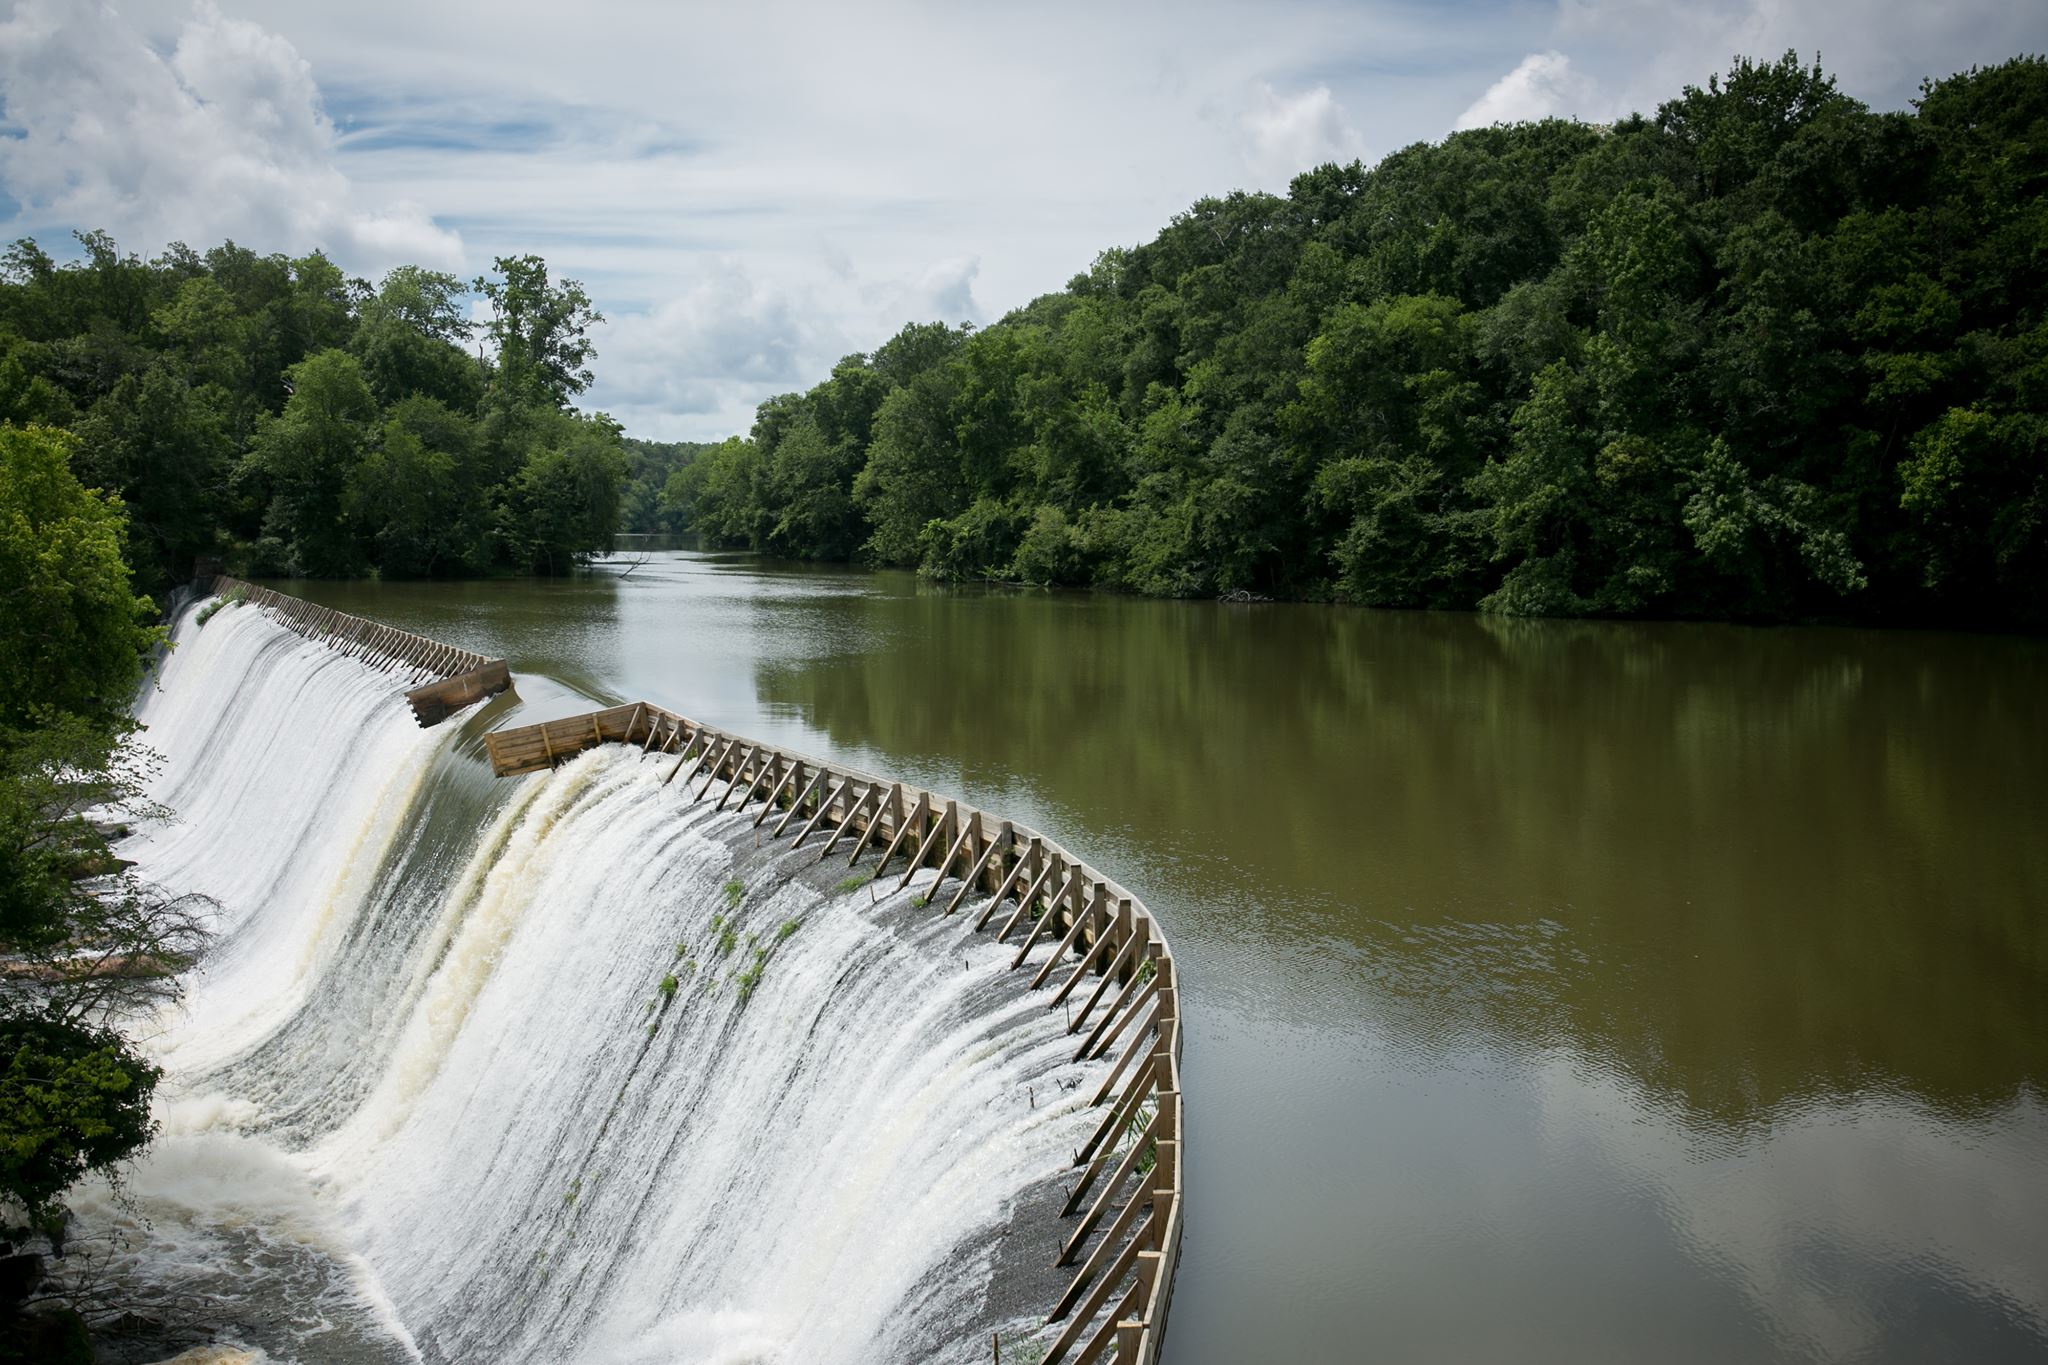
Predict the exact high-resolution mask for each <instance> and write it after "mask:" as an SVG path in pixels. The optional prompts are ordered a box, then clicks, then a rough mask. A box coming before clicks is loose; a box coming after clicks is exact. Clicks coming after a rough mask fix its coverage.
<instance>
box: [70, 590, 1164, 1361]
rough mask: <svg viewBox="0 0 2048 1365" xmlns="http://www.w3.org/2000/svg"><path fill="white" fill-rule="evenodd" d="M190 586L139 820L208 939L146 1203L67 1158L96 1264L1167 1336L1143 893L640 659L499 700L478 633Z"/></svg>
mask: <svg viewBox="0 0 2048 1365" xmlns="http://www.w3.org/2000/svg"><path fill="white" fill-rule="evenodd" d="M216 586H217V587H218V588H220V589H221V590H222V592H223V593H224V594H225V595H224V596H222V597H220V598H217V599H216V601H218V602H221V603H233V604H234V605H225V606H219V607H216V608H214V609H213V610H212V612H211V614H210V615H209V616H207V619H205V620H204V621H202V620H201V616H202V613H201V612H196V611H188V612H187V613H186V614H185V615H184V616H183V617H182V618H181V619H180V620H179V622H178V623H177V627H176V641H177V648H176V649H175V651H174V652H173V654H172V656H171V658H170V660H169V661H168V663H167V665H166V666H165V669H164V671H163V675H162V678H161V683H160V686H159V687H158V688H157V689H156V690H155V691H153V692H152V693H151V694H150V695H149V696H147V697H146V698H145V699H144V701H143V703H142V705H141V708H140V712H141V718H142V719H143V721H144V722H145V724H146V725H147V726H148V740H149V742H150V743H151V745H152V746H153V747H155V748H156V749H158V750H159V751H160V752H161V753H162V754H163V755H164V759H165V763H164V767H163V772H162V774H161V776H160V778H159V780H158V782H157V784H156V790H155V795H156V796H157V797H158V799H160V800H161V801H163V802H164V803H165V804H166V805H167V806H169V807H171V808H172V809H173V810H175V811H176V812H177V818H176V819H175V820H173V821H170V822H167V823H164V824H161V825H159V826H157V827H153V828H149V829H146V830H144V831H143V832H142V833H140V834H139V835H138V836H137V837H136V838H134V839H133V840H131V841H130V843H129V844H128V845H127V849H128V851H127V854H126V856H130V857H133V858H135V859H136V861H137V864H138V866H139V867H140V868H141V869H143V870H144V871H145V872H146V874H147V875H149V876H150V877H152V878H153V879H154V880H156V881H158V882H161V883H163V884H164V885H166V886H171V887H176V888H178V889H180V890H190V891H195V892H200V893H203V894H206V895H208V896H211V897H212V898H213V900H214V902H215V903H216V906H217V912H216V915H215V920H216V923H215V938H216V941H215V945H214V948H213V951H212V952H211V954H210V955H209V957H208V959H207V961H206V963H205V965H204V968H203V970H202V971H201V972H200V973H199V974H198V975H197V976H196V977H195V979H194V980H193V981H192V982H191V984H190V991H189V995H188V998H187V1001H186V1002H185V1004H184V1006H183V1007H182V1009H181V1010H180V1011H179V1012H178V1013H177V1014H176V1015H175V1016H174V1017H170V1018H167V1019H165V1020H164V1021H162V1024H161V1028H160V1030H159V1032H158V1035H157V1036H156V1038H155V1039H154V1040H153V1043H152V1046H153V1048H154V1050H155V1051H156V1052H157V1054H158V1055H159V1056H160V1057H161V1059H162V1060H163V1062H164V1064H165V1066H166V1068H167V1079H166V1082H165V1093H166V1100H165V1103H164V1105H163V1126H164V1135H163V1137H162V1138H161V1140H160V1142H159V1144H158V1148H157V1150H156V1152H155V1153H154V1154H153V1155H152V1157H151V1158H150V1159H149V1160H148V1161H146V1162H145V1163H144V1164H143V1165H142V1167H141V1168H139V1169H138V1170H137V1172H136V1173H135V1176H134V1178H133V1180H132V1181H131V1190H130V1195H131V1197H132V1200H133V1202H134V1204H135V1205H136V1206H138V1207H139V1208H140V1210H141V1211H142V1214H143V1215H146V1216H141V1217H138V1216H134V1215H131V1214H129V1213H124V1212H123V1210H122V1207H121V1206H120V1204H119V1202H118V1201H115V1200H114V1199H112V1198H111V1196H109V1197H108V1198H107V1199H105V1200H104V1201H101V1202H97V1203H96V1202H95V1201H94V1200H92V1199H91V1198H88V1199H87V1200H86V1201H85V1207H84V1209H83V1213H84V1218H83V1220H82V1221H83V1222H84V1223H85V1224H86V1225H87V1226H88V1228H89V1229H91V1228H94V1227H97V1228H99V1229H101V1230H105V1229H107V1228H111V1229H112V1230H113V1236H112V1237H111V1241H112V1242H113V1244H114V1245H115V1246H116V1247H117V1248H118V1250H117V1251H116V1252H115V1253H114V1254H113V1258H112V1259H113V1262H114V1266H115V1269H116V1270H117V1271H121V1270H124V1269H125V1270H126V1271H127V1272H128V1273H131V1274H132V1275H134V1276H135V1277H136V1278H137V1279H138V1280H139V1279H142V1278H144V1277H146V1276H150V1275H154V1276H156V1277H158V1278H168V1279H170V1280H171V1281H173V1282H176V1281H178V1279H179V1277H180V1276H184V1277H186V1280H185V1284H184V1287H185V1288H187V1289H189V1290H190V1291H191V1292H193V1293H204V1294H207V1295H209V1296H212V1297H213V1298H215V1299H216V1300H218V1301H219V1302H220V1303H222V1304H223V1306H224V1309H223V1311H225V1312H226V1313H227V1314H228V1315H229V1316H230V1317H231V1318H232V1319H233V1321H234V1322H235V1323H236V1324H237V1326H238V1327H240V1328H243V1329H245V1330H243V1331H242V1335H243V1336H244V1337H246V1338H248V1339H249V1340H250V1341H251V1343H252V1344H260V1345H262V1346H263V1347H264V1349H266V1350H267V1351H269V1352H270V1353H271V1354H272V1355H273V1356H274V1357H278V1358H292V1357H294V1356H295V1355H302V1356H303V1358H307V1359H338V1360H404V1359H423V1360H430V1361H432V1360H447V1361H458V1360H478V1359H494V1360H592V1361H599V1360H618V1361H639V1360H647V1361H654V1360H677V1359H683V1360H718V1361H735V1362H737V1361H749V1360H785V1359H786V1360H849V1361H851V1360H896V1359H903V1360H909V1359H917V1360H926V1359H936V1360H960V1361H970V1360H986V1359H990V1358H992V1357H994V1356H996V1355H997V1354H998V1353H1000V1357H1001V1358H1003V1359H1010V1360H1029V1359H1033V1358H1038V1359H1041V1360H1046V1361H1071V1360H1081V1361H1091V1360H1121V1361H1132V1360H1152V1359H1155V1358H1157V1355H1158V1351H1159V1341H1160V1337H1161V1334H1162V1332H1163V1328H1164V1323H1165V1317H1166V1311H1167V1308H1168V1304H1169V1301H1170V1293H1171V1284H1172V1269H1173V1264H1174V1260H1175V1258H1176V1255H1177V1252H1178V1248H1179V1242H1180V1236H1181V1218H1182V1207H1181V1205H1182V1201H1181V1174H1180V1173H1181V1169H1182V1164H1181V1158H1180V1150H1179V1149H1180V1131H1181V1129H1180V1124H1181V1110H1180V1094H1179V1083H1178V1076H1179V1055H1180V1027H1179V1015H1178V1009H1179V1004H1178V990H1177V981H1176V978H1175V972H1174V964H1173V959H1172V955H1171V953H1170V951H1169V950H1168V949H1167V947H1166V944H1165V941H1164V938H1163V935H1161V934H1160V932H1159V930H1158V926H1157V924H1156V923H1155V922H1154V921H1153V920H1152V918H1151V916H1150V915H1149V914H1148V913H1147V912H1146V911H1145V909H1144V907H1143V906H1142V904H1140V903H1139V902H1138V901H1137V900H1136V898H1135V897H1132V896H1131V895H1130V894H1129V893H1128V892H1126V891H1124V890H1123V889H1122V888H1121V887H1119V886H1118V885H1116V883H1115V882H1113V881H1111V880H1110V879H1108V878H1106V877H1103V876H1101V875H1099V874H1097V873H1095V872H1094V871H1093V870H1092V869H1090V868H1088V867H1087V865H1086V864H1085V863H1083V862H1081V861H1080V860H1078V859H1076V858H1074V857H1073V856H1072V855H1070V854H1069V853H1068V852H1067V851H1066V850H1065V849H1063V848H1061V847H1060V846H1059V845H1057V844H1056V843H1054V842H1053V841H1051V840H1050V839H1047V838H1045V837H1044V836H1042V835H1040V834H1038V833H1036V832H1035V831H1032V830H1030V829H1027V828H1025V827H1023V826H1021V825H1018V824H1015V823H1013V822H1005V821H1003V820H1001V819H999V818H996V817H995V816H993V815H991V814H989V813H986V812H983V811H980V810H975V809H972V808H970V807H968V806H966V805H965V804H964V803H961V802H959V801H949V800H947V799H946V798H944V797H942V796H939V795H938V794H936V793H933V792H929V791H925V790H923V789H921V788H917V787H914V786H910V785H907V784H903V783H897V782H890V781H886V780H884V779H882V778H879V777H874V776H871V775H868V774H865V773H861V772H858V771H856V770H853V769H850V768H847V767H844V766H842V765H836V764H830V763H822V762H819V761H817V760H815V759H809V758H806V757H805V756H803V755H799V754H795V753H793V752H789V751H786V750H783V749H780V748H777V747H774V746H771V745H765V744H760V743H755V742H751V741H747V740H744V739H743V738H741V737H740V736H737V735H731V734H727V733H724V732H722V731H719V730H717V729H715V728H713V727H709V726H704V725H700V724H696V723H694V722H691V721H689V720H687V719H686V718H684V717H681V716H679V715H677V714H675V713H673V712H670V711H666V710H664V709H662V708H659V707H654V706H649V705H645V704H638V705H634V706H627V707H615V708H599V709H597V710H595V711H592V712H588V713H586V714H582V715H578V716H572V717H568V718H564V719H557V720H550V721H548V722H546V723H544V724H540V725H518V724H510V723H508V722H512V721H515V720H517V718H518V716H517V712H518V709H519V707H520V706H521V702H520V699H519V698H518V696H517V693H516V690H507V686H506V685H508V684H509V683H510V677H509V674H505V675H504V676H503V679H502V682H501V681H500V679H499V678H498V677H497V676H496V675H495V673H494V670H502V668H503V664H502V661H501V660H493V659H491V658H489V657H488V656H486V655H483V654H481V653H477V652H475V651H462V650H455V649H452V648H448V647H444V649H446V652H445V653H442V654H440V655H438V656H436V655H432V654H429V653H422V652H421V649H420V647H419V646H418V645H415V644H414V643H413V640H414V639H424V637H410V638H407V637H405V634H404V633H402V632H392V631H390V630H389V628H386V627H379V626H377V625H376V624H375V623H374V622H368V621H366V620H364V619H363V618H348V617H344V616H343V615H342V614H339V613H331V612H330V613H328V614H327V615H324V616H323V615H319V614H318V613H320V612H324V611H326V609H322V608H311V607H310V604H304V603H300V602H299V601H298V600H297V599H291V598H285V597H282V596H281V595H275V594H270V595H266V592H265V590H260V589H249V588H247V586H246V585H241V584H236V583H233V582H231V581H227V582H222V583H220V584H218V585H216ZM428 643H429V644H431V643H432V642H431V641H429V642H428ZM479 674H481V675H482V676H481V677H479V676H477V675H479ZM451 687H452V689H453V691H452V692H449V693H443V694H442V695H440V696H438V697H430V698H429V699H428V700H429V701H430V703H431V704H430V705H428V706H426V707H424V708H423V707H422V706H421V704H420V698H419V697H418V695H416V694H418V693H419V692H420V691H421V690H422V689H424V688H451ZM408 700H410V701H411V702H412V705H411V707H410V708H409V707H408V706H407V702H408ZM478 703H481V704H480V705H479V704H478ZM437 710H438V712H439V713H438V714H436V711H437ZM536 750H537V751H538V753H537V761H536ZM221 1262H226V1263H230V1264H236V1263H238V1264H239V1265H240V1266H241V1267H242V1269H241V1271H240V1272H239V1273H237V1274H234V1275H231V1276H228V1275H219V1274H216V1273H215V1272H211V1271H208V1270H206V1269H204V1268H203V1267H205V1266H207V1265H208V1264H219V1263H221ZM308 1305H313V1306H314V1307H315V1310H316V1311H311V1312H309V1311H308V1310H307V1306H308ZM294 1343H296V1344H294Z"/></svg>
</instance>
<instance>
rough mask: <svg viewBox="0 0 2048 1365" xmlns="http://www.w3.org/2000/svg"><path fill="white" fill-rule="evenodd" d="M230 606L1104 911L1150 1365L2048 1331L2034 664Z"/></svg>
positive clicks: (593, 611) (606, 574)
mask: <svg viewBox="0 0 2048 1365" xmlns="http://www.w3.org/2000/svg"><path fill="white" fill-rule="evenodd" d="M629 567H630V572H628V569H629ZM273 586H277V587H279V588H281V589H282V590H284V591H288V592H292V593H296V594H299V595H301V596H305V597H307V598H310V599H312V600H315V601H319V602H323V603H326V604H328V605H331V606H335V607H338V608H341V609H343V610H346V611H351V612H356V613H359V614H362V615H366V616H371V617H374V618H376V619H378V620H382V621H385V622H388V623H391V624H393V625H398V626H401V627H404V628H407V629H411V630H415V631H419V632H421V633H423V634H426V635H430V636H433V637H435V638H437V639H441V640H445V641H447V642H450V643H453V644H458V645H462V646H466V647H469V648H472V649H476V650H478V651H481V652H485V653H489V654H502V655H504V656H505V657H507V658H508V659H509V661H510V663H511V666H512V668H513V671H514V674H515V678H516V679H519V687H520V690H521V693H522V697H523V699H524V702H525V707H524V709H523V711H522V713H521V722H522V723H523V722H525V721H529V720H532V719H537V718H542V717H545V716H548V715H553V714H568V713H572V712H575V711H579V710H583V709H588V704H589V700H590V699H596V700H599V701H602V702H605V703H611V702H615V701H625V700H636V699H643V698H644V699H646V700H649V701H654V702H658V703H661V704H663V705H665V706H668V707H670V708H672V709H675V710H677V711H680V712H682V713H684V714H686V715H690V716H693V717H696V718H698V719H701V720H704V721H708V722H711V723H713V724H716V725H720V726H724V727H729V728H731V729H733V730H737V731H739V732H741V733H744V734H748V735H751V736H754V737H756V738H760V739H765V740H773V741H777V742H780V743H784V744H787V745H789V746H792V747H795V748H798V749H802V750H806V751H809V752H812V753H815V754H819V755H821V756H825V757H829V758H833V759H837V760H840V761H843V762H847V763H851V764H855V765H858V766H862V767H866V768H869V769H871V770H874V771H878V772H882V773H886V774H890V775H892V776H896V777H900V778H903V779H905V780H910V781H915V782H918V783H920V784H923V785H925V786H929V787H931V788H934V789H936V790H939V791H942V792H947V793H952V794H956V795H959V796H962V797H965V798H967V799H968V800H970V801H972V802H974V803H976V804H978V805H980V806H982V807H984V808H986V809H990V810H994V811H999V812H1002V813H1004V814H1006V815H1009V816H1012V817H1014V818H1016V819H1019V820H1022V821H1025V822H1027V823H1029V824H1032V825H1034V826H1037V827H1038V828H1040V829H1042V830H1044V831H1045V832H1046V833H1047V834H1048V835H1050V836H1052V837H1054V838H1056V839H1058V840H1060V841H1061V842H1063V843H1064V844H1066V845H1067V846H1068V847H1069V848H1071V849H1072V850H1073V851H1074V852H1075V853H1076V854H1077V855H1078V856H1080V857H1083V858H1085V859H1087V860H1088V861H1090V862H1091V863H1092V864H1094V865H1095V866H1096V867H1098V868H1100V869H1101V870H1102V871H1103V872H1105V873H1107V874H1108V875H1110V876H1112V877H1115V878H1116V879H1117V880H1119V881H1121V882H1122V883H1124V884H1125V885H1126V886H1129V887H1130V888H1132V889H1133V890H1134V891H1135V892H1136V893H1137V894H1139V895H1140V896H1142V897H1143V898H1144V899H1145V900H1146V902H1147V903H1148V904H1149V906H1150V907H1151V909H1152V910H1153V912H1154V913H1155V914H1156V915H1157V916H1158V917H1159V919H1160V920H1161V922H1162V923H1163V925H1164V926H1165V929H1166V931H1167V933H1168V934H1169V936H1170V937H1171V940H1172V942H1173V945H1174V949H1175V952H1176V955H1177V957H1178V958H1179V960H1180V963H1181V971H1182V981H1183V989H1184V995H1183V999H1184V1001H1185V1006H1184V1009H1185V1017H1186V1029H1187V1041H1186V1057H1185V1069H1184V1086H1185V1093H1186V1097H1187V1120H1188V1141H1187V1150H1186V1162H1187V1166H1186V1170H1187V1181H1188V1190H1189V1205H1188V1222H1187V1234H1186V1243H1185V1248H1184V1254H1183V1259H1182V1263H1181V1266H1180V1272H1179V1277H1178V1281H1177V1287H1176V1290H1175V1293H1174V1299H1173V1316H1172V1319H1171V1323H1170V1326H1169V1331H1168V1335H1167V1342H1166V1346H1167V1350H1166V1358H1167V1360H1168V1361H1169V1362H1170V1365H1212V1363H1217V1365H1220V1363H1221V1362H1244V1361H1255V1360H1266V1359H1275V1360H1298V1361H1311V1362H1323V1361H1330V1362H1337V1361H1351V1360H1371V1361H1375V1362H1402V1361H1452V1360H1482V1359H1486V1360H1515V1361H1527V1362H1544V1361H1559V1362H1564V1361H1572V1362H1581V1361H1636V1360H1644V1361H1648V1360H1655V1361H1661V1362H1683V1361H1769V1360H1784V1361H1805V1360H1840V1361H1870V1362H1879V1361H1899V1362H1925V1361H1938V1360H1957V1361H1971V1362H1995V1361H2003V1360H2014V1361H2017V1360H2037V1359H2040V1358H2042V1354H2043V1352H2044V1351H2048V1090H2044V1080H2048V913H2044V912H2048V834H2044V832H2048V706H2044V702H2048V642H2043V641H2039V640H2028V639H2016V638H1998V637H1985V636H1970V635H1940V634H1932V633H1918V632H1890V633H1877V632H1864V631H1849V630H1823V629H1756V628H1745V627H1737V626H1714V625H1675V624H1618V623H1583V622H1529V621H1509V620H1503V619H1497V618H1490V617H1483V616H1473V615H1459V614H1421V613H1389V612H1375V611H1364V610H1348V609H1336V608H1328V607H1319V606H1307V605H1279V604H1274V605H1265V604H1260V605H1229V604H1217V603H1183V602H1158V601H1144V600H1135V599H1130V598H1124V597H1115V596H1103V595H1088V594H1066V593H1042V592H1031V591H1015V590H1003V589H991V590H979V589H968V590H963V589H948V588H941V587H935V586H932V585H928V584H922V583H919V582H918V581H917V580H915V579H914V578H912V577H910V576H908V575H902V574H886V573H884V574H869V573H860V572H853V571H845V570H836V569H820V568H815V567H804V566H791V565H781V564H774V563H769V562H764V561H761V560H757V559H752V558H747V557H737V556H719V555H706V554H696V553H685V552H673V553H657V554H652V555H648V556H645V557H643V558H641V559H640V561H639V562H638V563H637V565H634V566H629V565H628V564H625V563H613V564H611V565H607V566H603V567H600V568H599V569H598V570H596V571H594V572H592V573H590V574H588V575H584V576H579V577H576V578H573V579H568V580H563V581H557V582H489V583H466V584H397V583H394V584H378V583H278V584H274V585H273ZM522 675H523V676H522ZM592 932H598V933H601V932H602V926H592Z"/></svg>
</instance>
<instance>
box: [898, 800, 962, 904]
mask: <svg viewBox="0 0 2048 1365" xmlns="http://www.w3.org/2000/svg"><path fill="white" fill-rule="evenodd" d="M954 823H958V824H959V826H960V837H959V838H957V839H955V840H954V841H953V847H952V848H950V849H948V850H947V851H946V857H945V861H943V862H941V863H940V864H939V875H938V876H936V877H934V878H932V887H933V889H935V890H936V889H937V887H938V885H939V883H940V882H942V881H944V880H945V879H946V869H947V868H949V867H951V866H952V865H953V859H955V858H956V857H958V856H959V855H960V850H961V848H962V847H963V846H964V845H965V844H966V843H967V826H966V824H965V823H964V822H961V821H960V808H959V807H958V806H957V805H955V804H954V803H953V802H951V801H948V802H947V803H946V812H945V814H944V815H942V816H940V817H939V818H938V819H936V820H934V821H932V828H931V832H930V833H929V834H927V835H925V836H924V842H923V843H921V844H919V845H918V846H917V852H915V853H913V854H911V855H910V866H908V867H906V868H904V869H903V877H902V879H901V880H900V881H898V882H897V883H896V889H897V890H898V891H901V890H902V889H903V888H904V887H906V886H908V885H910V879H911V878H912V877H914V876H916V875H917V869H918V868H920V867H922V866H923V865H924V860H925V855H926V854H928V853H930V852H931V850H932V843H933V841H934V840H936V839H937V838H938V837H939V836H940V835H941V834H944V833H945V832H946V828H947V826H948V825H949V824H954Z"/></svg>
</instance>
